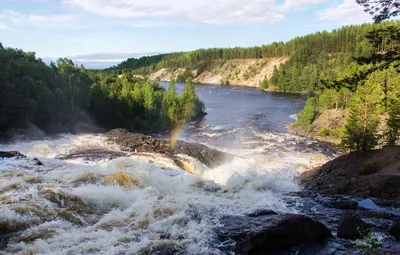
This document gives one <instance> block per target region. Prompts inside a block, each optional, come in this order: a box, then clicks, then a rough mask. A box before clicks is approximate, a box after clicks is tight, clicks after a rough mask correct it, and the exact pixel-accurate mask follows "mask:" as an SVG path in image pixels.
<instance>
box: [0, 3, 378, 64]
mask: <svg viewBox="0 0 400 255" xmlns="http://www.w3.org/2000/svg"><path fill="white" fill-rule="evenodd" d="M371 21H372V19H371V17H370V16H369V15H368V14H366V13H364V11H363V8H362V7H361V6H359V5H358V4H357V3H356V1H355V0H0V42H1V43H2V44H3V45H4V46H7V47H13V48H21V49H23V50H25V51H34V52H36V55H37V56H38V57H41V58H43V59H45V60H51V59H56V58H58V57H70V58H72V59H73V60H74V61H75V62H78V63H84V64H85V65H87V66H91V67H96V66H98V67H103V66H108V65H111V63H116V62H119V61H121V60H123V59H126V58H128V57H140V56H143V55H152V54H156V53H167V52H175V51H189V50H195V49H199V48H212V47H235V46H242V47H248V46H256V45H263V44H269V43H272V42H274V41H288V40H290V39H292V38H294V37H296V36H301V35H306V34H309V33H313V32H316V31H322V30H327V31H331V30H332V29H335V28H339V27H341V26H343V25H350V24H361V23H365V22H371Z"/></svg>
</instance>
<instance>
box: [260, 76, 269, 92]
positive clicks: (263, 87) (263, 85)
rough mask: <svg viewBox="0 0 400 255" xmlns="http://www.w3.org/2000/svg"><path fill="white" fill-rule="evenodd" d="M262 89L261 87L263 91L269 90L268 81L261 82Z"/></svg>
mask: <svg viewBox="0 0 400 255" xmlns="http://www.w3.org/2000/svg"><path fill="white" fill-rule="evenodd" d="M260 87H261V88H262V89H263V90H267V89H268V88H269V82H268V79H264V80H263V81H262V82H261V84H260Z"/></svg>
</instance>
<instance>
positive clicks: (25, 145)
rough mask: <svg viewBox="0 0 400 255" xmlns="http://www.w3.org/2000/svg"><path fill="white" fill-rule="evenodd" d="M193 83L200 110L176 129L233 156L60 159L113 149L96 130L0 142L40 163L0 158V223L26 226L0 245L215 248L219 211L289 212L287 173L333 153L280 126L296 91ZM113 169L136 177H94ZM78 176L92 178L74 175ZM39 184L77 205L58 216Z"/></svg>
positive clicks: (292, 176) (68, 250)
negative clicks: (222, 160)
mask: <svg viewBox="0 0 400 255" xmlns="http://www.w3.org/2000/svg"><path fill="white" fill-rule="evenodd" d="M197 89H198V94H199V96H200V98H201V99H202V100H203V101H204V102H205V103H206V105H207V112H208V113H209V115H208V116H207V117H206V118H205V119H204V120H203V122H201V123H191V124H189V126H188V127H186V128H185V129H184V132H182V133H181V134H180V136H179V137H180V138H181V139H184V140H189V141H197V142H201V143H204V144H206V145H209V146H211V147H214V148H217V149H220V150H223V151H226V152H229V153H231V154H234V155H235V159H234V160H233V161H232V162H229V163H227V164H225V165H222V166H219V167H217V168H215V169H209V168H207V167H205V166H203V165H201V164H200V163H199V162H197V164H194V165H193V168H195V171H194V173H195V174H190V173H187V172H185V171H183V170H181V169H180V168H179V167H177V166H176V165H175V164H174V162H173V161H172V160H169V159H167V158H164V157H157V156H155V155H149V156H138V155H133V154H129V153H128V154H126V156H123V157H117V158H114V159H111V158H108V157H99V158H98V159H96V160H88V159H86V158H76V159H74V160H62V159H60V158H62V157H63V156H65V155H68V154H71V153H73V152H76V151H82V150H86V149H103V150H104V151H113V152H122V150H121V148H119V147H118V146H117V145H116V144H113V143H110V142H108V141H107V139H106V138H105V137H104V136H103V135H92V134H86V135H64V136H62V137H59V138H57V139H50V140H42V141H34V142H20V143H14V144H8V145H1V146H0V150H17V151H20V152H21V153H23V154H25V155H27V156H28V157H30V158H34V157H36V158H38V159H39V160H41V161H42V162H43V164H44V166H36V165H34V164H33V162H32V160H31V159H26V160H17V159H6V160H1V161H0V174H2V175H1V176H0V203H1V204H0V205H1V208H0V222H4V221H5V222H8V223H10V222H11V223H12V224H11V225H14V226H16V227H18V226H23V228H26V230H25V231H23V232H21V233H20V234H19V235H17V236H14V237H12V238H11V239H10V240H9V244H8V248H7V249H6V250H5V251H4V253H5V254H15V253H22V252H32V253H36V254H224V253H223V250H224V249H221V247H222V246H223V245H224V244H221V243H220V242H219V241H218V238H217V236H216V235H215V233H214V229H215V228H218V226H219V219H220V218H221V217H222V216H225V215H244V214H247V213H250V212H253V211H255V210H257V209H272V210H275V211H277V212H297V211H296V209H295V208H294V207H292V206H290V205H288V204H287V203H286V202H285V199H284V198H285V194H286V193H287V192H292V191H299V190H300V188H299V186H298V185H297V184H296V177H297V176H298V175H299V174H300V173H302V172H304V171H307V170H309V169H311V168H313V167H316V166H319V165H321V164H323V163H325V162H326V161H327V160H329V159H331V158H333V157H334V156H335V155H336V154H335V152H334V151H332V150H330V149H329V148H327V147H326V146H322V145H320V144H318V143H316V142H314V141H310V140H308V139H305V138H300V137H297V136H293V135H290V134H287V133H286V132H285V131H284V125H285V124H286V123H288V122H290V121H293V119H292V117H293V115H294V114H296V113H297V112H298V110H299V109H300V108H301V107H302V106H303V105H304V97H301V96H295V95H289V96H285V95H278V94H276V95H275V94H268V93H263V92H261V91H258V90H255V89H251V88H229V87H227V88H220V87H215V86H198V87H197ZM291 116H292V117H291ZM206 125H210V126H209V127H205V126H206ZM124 153H125V152H124ZM119 170H122V171H123V172H125V173H127V174H128V175H130V176H132V177H133V178H134V179H136V180H137V181H138V183H139V185H138V186H135V187H132V188H124V187H121V186H118V185H106V184H105V183H104V177H105V176H107V175H109V174H113V173H116V172H117V171H119ZM87 176H94V180H91V181H90V182H86V183H85V182H82V181H80V180H82V178H83V177H87ZM48 190H51V191H54V192H55V193H58V194H63V196H65V197H67V198H65V201H67V200H68V199H69V198H68V197H77V198H80V199H81V200H82V201H83V203H84V204H83V205H81V206H82V207H84V208H78V209H77V208H75V209H73V210H72V209H71V210H70V211H71V212H72V216H65V212H64V213H63V212H60V210H59V207H66V205H65V204H62V203H63V200H62V199H60V200H61V202H59V203H61V205H60V204H58V203H57V202H54V201H49V200H48V199H46V197H45V196H44V195H43V194H45V193H46V191H48ZM89 209H90V210H92V212H91V213H88V212H87V210H89ZM21 212H23V213H21ZM77 222H78V223H77Z"/></svg>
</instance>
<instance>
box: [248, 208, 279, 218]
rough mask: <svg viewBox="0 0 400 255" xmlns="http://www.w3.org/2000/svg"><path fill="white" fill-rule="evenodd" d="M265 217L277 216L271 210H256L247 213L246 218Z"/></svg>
mask: <svg viewBox="0 0 400 255" xmlns="http://www.w3.org/2000/svg"><path fill="white" fill-rule="evenodd" d="M265 215H278V214H277V213H276V212H274V211H272V210H268V209H264V210H257V211H255V212H252V213H249V214H248V215H247V216H249V217H260V216H265Z"/></svg>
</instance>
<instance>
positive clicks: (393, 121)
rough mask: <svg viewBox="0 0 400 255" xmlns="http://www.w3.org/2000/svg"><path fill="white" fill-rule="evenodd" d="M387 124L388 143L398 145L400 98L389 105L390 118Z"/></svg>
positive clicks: (399, 134) (399, 136)
mask: <svg viewBox="0 0 400 255" xmlns="http://www.w3.org/2000/svg"><path fill="white" fill-rule="evenodd" d="M386 124H387V143H388V145H397V144H398V143H399V139H400V100H397V101H395V102H392V104H391V105H390V106H389V118H388V120H387V123H386Z"/></svg>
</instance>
